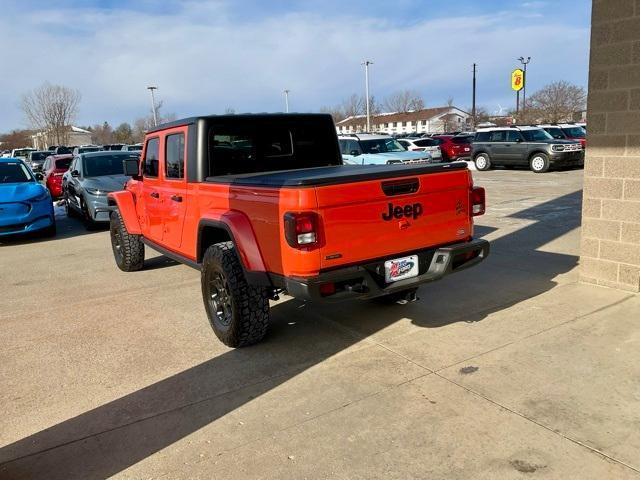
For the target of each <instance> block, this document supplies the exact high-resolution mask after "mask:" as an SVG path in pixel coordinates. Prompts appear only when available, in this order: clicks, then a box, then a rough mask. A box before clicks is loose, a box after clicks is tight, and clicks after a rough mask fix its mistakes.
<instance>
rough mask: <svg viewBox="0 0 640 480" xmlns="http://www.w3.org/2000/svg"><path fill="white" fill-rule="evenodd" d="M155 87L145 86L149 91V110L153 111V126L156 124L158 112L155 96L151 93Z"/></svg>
mask: <svg viewBox="0 0 640 480" xmlns="http://www.w3.org/2000/svg"><path fill="white" fill-rule="evenodd" d="M157 89H158V87H152V86H149V87H147V90H149V91H150V92H151V111H152V112H153V125H154V126H155V127H157V126H158V112H156V97H155V95H154V94H153V91H154V90H157Z"/></svg>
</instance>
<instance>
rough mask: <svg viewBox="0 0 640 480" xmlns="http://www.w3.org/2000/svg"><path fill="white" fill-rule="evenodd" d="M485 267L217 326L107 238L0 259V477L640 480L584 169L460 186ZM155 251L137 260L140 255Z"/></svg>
mask: <svg viewBox="0 0 640 480" xmlns="http://www.w3.org/2000/svg"><path fill="white" fill-rule="evenodd" d="M474 177H475V179H476V183H477V184H479V185H483V186H485V187H486V188H487V198H488V202H487V203H488V205H487V212H488V213H487V215H485V216H484V217H480V219H479V221H478V222H477V231H476V233H477V235H478V236H482V237H484V238H487V239H489V240H490V241H491V242H492V255H491V256H490V257H489V259H488V260H487V261H486V262H484V263H483V264H482V265H481V266H479V267H477V268H474V269H470V270H467V271H464V272H461V273H458V274H456V275H452V276H450V277H447V278H446V279H445V280H442V281H440V282H438V283H434V284H431V285H427V286H424V287H422V288H421V289H420V292H419V297H420V300H419V301H418V302H416V303H412V304H409V305H405V306H400V305H393V306H381V305H378V304H375V303H365V302H354V303H343V304H337V305H335V304H334V305H304V304H302V303H300V302H298V301H295V300H289V299H287V298H283V299H282V300H281V301H280V302H278V303H277V304H276V305H274V306H273V310H272V327H271V330H270V333H269V335H268V337H267V339H266V341H264V342H263V343H261V344H259V345H256V346H254V347H250V348H246V349H239V350H231V349H228V348H226V347H225V346H224V345H222V344H221V343H220V342H219V341H218V340H217V339H216V337H215V336H214V334H213V333H212V331H211V330H210V328H209V326H208V323H207V320H206V315H205V313H204V309H203V306H202V301H201V297H200V277H199V273H198V272H197V271H195V270H193V269H190V268H189V267H186V266H182V265H178V264H175V263H174V262H172V261H170V260H167V259H165V258H164V257H161V256H157V255H156V254H155V253H152V252H150V251H149V250H147V257H148V260H147V262H146V268H145V269H144V270H143V271H140V272H136V273H123V272H121V271H119V270H118V269H117V268H116V266H115V264H114V261H113V258H112V253H111V247H110V242H109V234H108V232H107V231H105V230H102V231H93V232H86V231H85V230H84V228H83V227H82V226H81V225H80V224H79V223H78V222H77V221H76V220H74V219H67V218H66V217H65V216H64V212H63V211H62V209H58V216H59V218H58V221H59V222H58V232H59V235H58V236H57V237H56V238H54V239H50V240H38V239H26V240H12V241H10V242H6V243H4V244H2V246H1V247H0V265H1V270H0V279H1V282H0V284H1V285H2V286H3V290H4V293H3V297H2V309H1V310H0V325H1V327H2V328H1V329H0V336H1V337H0V338H1V342H0V343H1V345H2V347H3V348H2V349H1V350H0V356H1V357H0V405H1V407H2V416H1V418H0V478H2V479H20V478H47V479H57V478H59V479H74V478H78V479H80V478H82V479H98V478H105V477H109V476H112V475H113V476H117V477H121V478H136V479H137V478H172V479H173V478H207V479H210V478H215V479H226V478H278V479H289V478H290V479H303V478H313V479H316V478H337V479H360V478H362V479H365V478H366V479H371V478H384V479H394V478H397V479H413V478H415V479H426V478H442V479H479V478H500V479H502V478H562V479H568V478H580V479H587V478H593V479H603V478H616V479H619V478H640V473H639V472H640V456H639V455H638V451H640V420H639V417H638V412H639V411H640V390H639V387H638V385H640V348H638V347H639V346H640V331H639V330H638V326H637V319H638V318H640V298H639V297H638V296H634V295H632V294H627V293H624V292H620V291H615V290H609V289H606V288H600V287H595V286H590V285H583V284H579V283H577V271H576V266H577V263H578V251H579V242H580V206H581V189H582V171H581V170H574V171H562V172H551V173H547V174H542V175H536V174H533V173H531V172H528V171H510V170H498V171H490V172H474ZM149 257H151V258H149Z"/></svg>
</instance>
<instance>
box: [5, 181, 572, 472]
mask: <svg viewBox="0 0 640 480" xmlns="http://www.w3.org/2000/svg"><path fill="white" fill-rule="evenodd" d="M580 205H581V192H575V193H572V194H569V195H565V196H563V197H560V198H557V199H554V200H552V201H549V202H546V203H543V204H540V205H537V206H535V207H533V208H528V209H526V210H523V211H521V212H519V213H517V214H515V215H513V216H512V217H514V218H518V219H522V220H527V221H530V222H531V223H530V224H528V225H527V226H525V227H524V228H521V229H520V230H516V231H514V232H512V233H509V234H507V235H505V236H503V237H500V238H498V239H497V240H495V241H492V254H491V256H490V257H489V259H488V260H487V261H485V262H484V264H482V265H480V266H478V267H477V268H473V269H470V270H468V271H465V272H460V273H458V274H456V275H452V276H451V277H448V278H446V279H445V280H442V281H440V282H437V283H434V284H432V285H426V286H424V287H423V288H422V289H421V291H420V297H421V300H420V301H418V302H416V303H413V304H410V305H405V306H399V305H390V306H380V305H375V304H373V303H371V302H350V303H342V304H334V305H326V304H325V305H314V306H313V309H312V312H310V313H309V314H308V315H307V314H305V312H307V311H309V310H311V309H310V308H308V307H305V306H303V305H302V304H301V303H300V302H298V301H295V300H292V301H287V302H282V303H279V304H277V305H275V306H274V308H273V311H272V318H273V328H272V330H271V332H270V335H269V336H268V337H267V339H266V340H265V341H264V342H263V343H261V344H259V345H256V346H254V347H250V348H246V349H238V350H231V351H226V352H225V353H223V354H221V355H219V356H217V357H215V358H212V359H210V360H208V361H206V362H203V363H201V364H199V365H196V366H194V367H192V368H189V369H187V370H185V371H182V372H180V373H178V374H176V375H173V376H170V377H168V378H165V379H163V380H161V381H159V382H157V383H154V384H152V385H149V386H147V387H145V388H142V389H140V390H137V391H135V392H133V393H131V394H128V395H125V396H123V397H121V398H118V399H116V400H114V401H111V402H109V403H106V404H104V405H101V406H99V407H97V408H95V409H93V410H89V411H87V412H85V413H83V414H81V415H78V416H76V417H74V418H70V419H68V420H66V421H63V422H61V423H59V424H57V425H53V426H51V427H49V428H47V429H45V430H42V431H40V432H37V433H34V434H33V435H30V436H28V437H25V438H23V439H21V440H19V441H16V442H14V443H12V444H9V445H7V446H5V447H3V448H2V449H0V478H2V479H21V478H48V479H102V478H106V477H109V476H111V475H114V474H117V473H118V472H122V471H123V470H125V469H126V468H128V467H130V466H132V465H134V464H136V463H138V462H140V461H142V460H144V459H145V458H147V457H149V456H151V455H152V454H154V453H156V452H159V451H160V450H162V449H164V448H166V447H168V446H170V445H172V444H173V443H175V442H177V441H179V440H181V439H183V438H185V437H186V436H188V435H190V434H192V433H194V432H196V431H197V430H199V429H201V428H203V427H205V426H207V425H209V424H210V423H212V422H214V421H216V420H218V419H221V418H222V417H224V416H225V415H227V414H229V413H230V412H232V411H234V410H236V409H238V408H240V407H242V406H244V405H246V404H247V403H249V402H250V401H251V400H254V399H256V398H258V397H260V396H262V395H264V394H266V393H267V392H269V391H271V390H272V389H275V388H278V387H279V386H281V385H283V384H284V383H285V382H287V381H288V380H290V379H292V378H294V377H295V376H297V375H298V374H300V373H302V372H304V371H307V370H308V369H310V368H311V367H313V366H314V365H317V364H320V363H322V362H323V361H325V360H327V359H328V358H330V357H332V356H334V355H336V354H338V353H340V352H342V351H344V350H345V349H348V348H350V347H352V346H354V345H355V344H357V343H358V342H360V341H361V340H362V339H365V338H367V337H369V336H371V335H373V334H376V333H377V332H380V331H381V330H383V329H386V328H388V327H391V326H392V325H394V324H396V323H397V322H399V321H400V320H401V319H403V318H406V319H409V320H411V322H412V323H413V324H415V325H418V326H420V327H425V328H437V327H440V326H443V325H446V324H449V323H453V322H457V321H466V322H477V321H480V320H483V319H485V318H487V316H488V315H490V314H491V313H494V312H498V311H500V310H503V309H505V308H508V307H509V306H511V305H514V304H516V303H519V302H522V301H524V300H526V299H528V298H531V297H534V296H537V295H539V294H541V293H543V292H545V291H547V290H550V289H551V288H553V287H554V286H555V285H556V282H555V281H554V278H555V277H556V276H558V275H560V274H563V273H566V272H568V271H569V270H571V269H572V268H573V267H574V266H575V265H576V263H577V257H576V256H573V255H566V254H558V253H547V252H543V251H539V250H538V248H539V247H541V246H543V245H546V244H548V243H549V242H551V241H552V240H554V239H557V238H558V237H560V236H562V235H564V234H566V233H568V232H570V231H571V230H573V229H575V228H577V227H578V226H579V225H580ZM490 232H491V229H490V228H483V227H479V228H478V234H479V235H483V234H484V235H486V234H488V233H490ZM305 316H306V317H307V319H306V320H305V319H304V318H303V317H305ZM316 317H317V318H319V321H315V322H314V321H309V320H311V319H313V318H316ZM322 317H326V318H328V319H329V320H328V321H324V322H323V320H322ZM292 319H295V322H292ZM298 319H299V321H298ZM336 327H337V328H336ZM212 337H213V334H212ZM212 341H215V340H213V339H212ZM239 372H240V373H239ZM318 394H319V395H322V392H318ZM277 408H282V409H283V411H286V410H287V408H288V406H287V405H282V406H278V407H277ZM256 435H258V434H256ZM258 438H259V437H258ZM250 440H251V439H244V443H246V441H250ZM232 443H233V442H232ZM208 448H209V450H210V451H211V453H210V456H216V455H219V454H221V453H220V452H223V451H224V450H227V449H228V448H229V446H228V444H227V439H224V438H213V437H212V438H211V444H209V445H208Z"/></svg>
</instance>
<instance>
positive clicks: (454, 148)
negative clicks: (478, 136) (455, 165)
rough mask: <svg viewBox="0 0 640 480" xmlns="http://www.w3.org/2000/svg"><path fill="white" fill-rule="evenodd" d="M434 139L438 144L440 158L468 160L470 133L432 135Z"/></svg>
mask: <svg viewBox="0 0 640 480" xmlns="http://www.w3.org/2000/svg"><path fill="white" fill-rule="evenodd" d="M431 138H433V139H434V140H436V141H437V142H438V143H439V144H440V150H441V151H442V159H443V160H445V161H448V162H453V161H455V160H468V159H470V158H471V142H472V141H473V137H472V136H470V135H434V136H433V137H431Z"/></svg>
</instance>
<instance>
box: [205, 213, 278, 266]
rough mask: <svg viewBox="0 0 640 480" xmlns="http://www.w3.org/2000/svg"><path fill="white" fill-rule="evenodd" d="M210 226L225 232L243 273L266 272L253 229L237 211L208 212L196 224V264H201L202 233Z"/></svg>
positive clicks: (244, 216) (243, 215)
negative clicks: (234, 248) (233, 247)
mask: <svg viewBox="0 0 640 480" xmlns="http://www.w3.org/2000/svg"><path fill="white" fill-rule="evenodd" d="M207 226H212V227H216V228H221V229H223V230H225V231H226V232H227V233H228V234H229V237H230V238H231V241H232V242H233V244H234V245H235V247H236V252H238V256H239V257H240V262H241V263H242V266H243V267H244V269H245V271H252V272H266V271H267V269H266V267H265V265H264V261H263V259H262V254H261V253H260V247H259V246H258V240H257V238H256V236H255V233H254V232H253V227H252V226H251V222H250V221H249V219H248V218H247V216H246V215H245V214H244V213H242V212H238V211H234V210H226V211H222V210H220V211H213V212H211V211H210V212H208V214H207V216H206V217H204V218H202V219H201V220H200V222H199V224H198V240H197V241H198V244H197V262H198V263H201V262H202V256H203V255H204V251H203V250H204V249H203V248H202V245H201V240H202V231H203V229H204V228H205V227H207Z"/></svg>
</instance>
